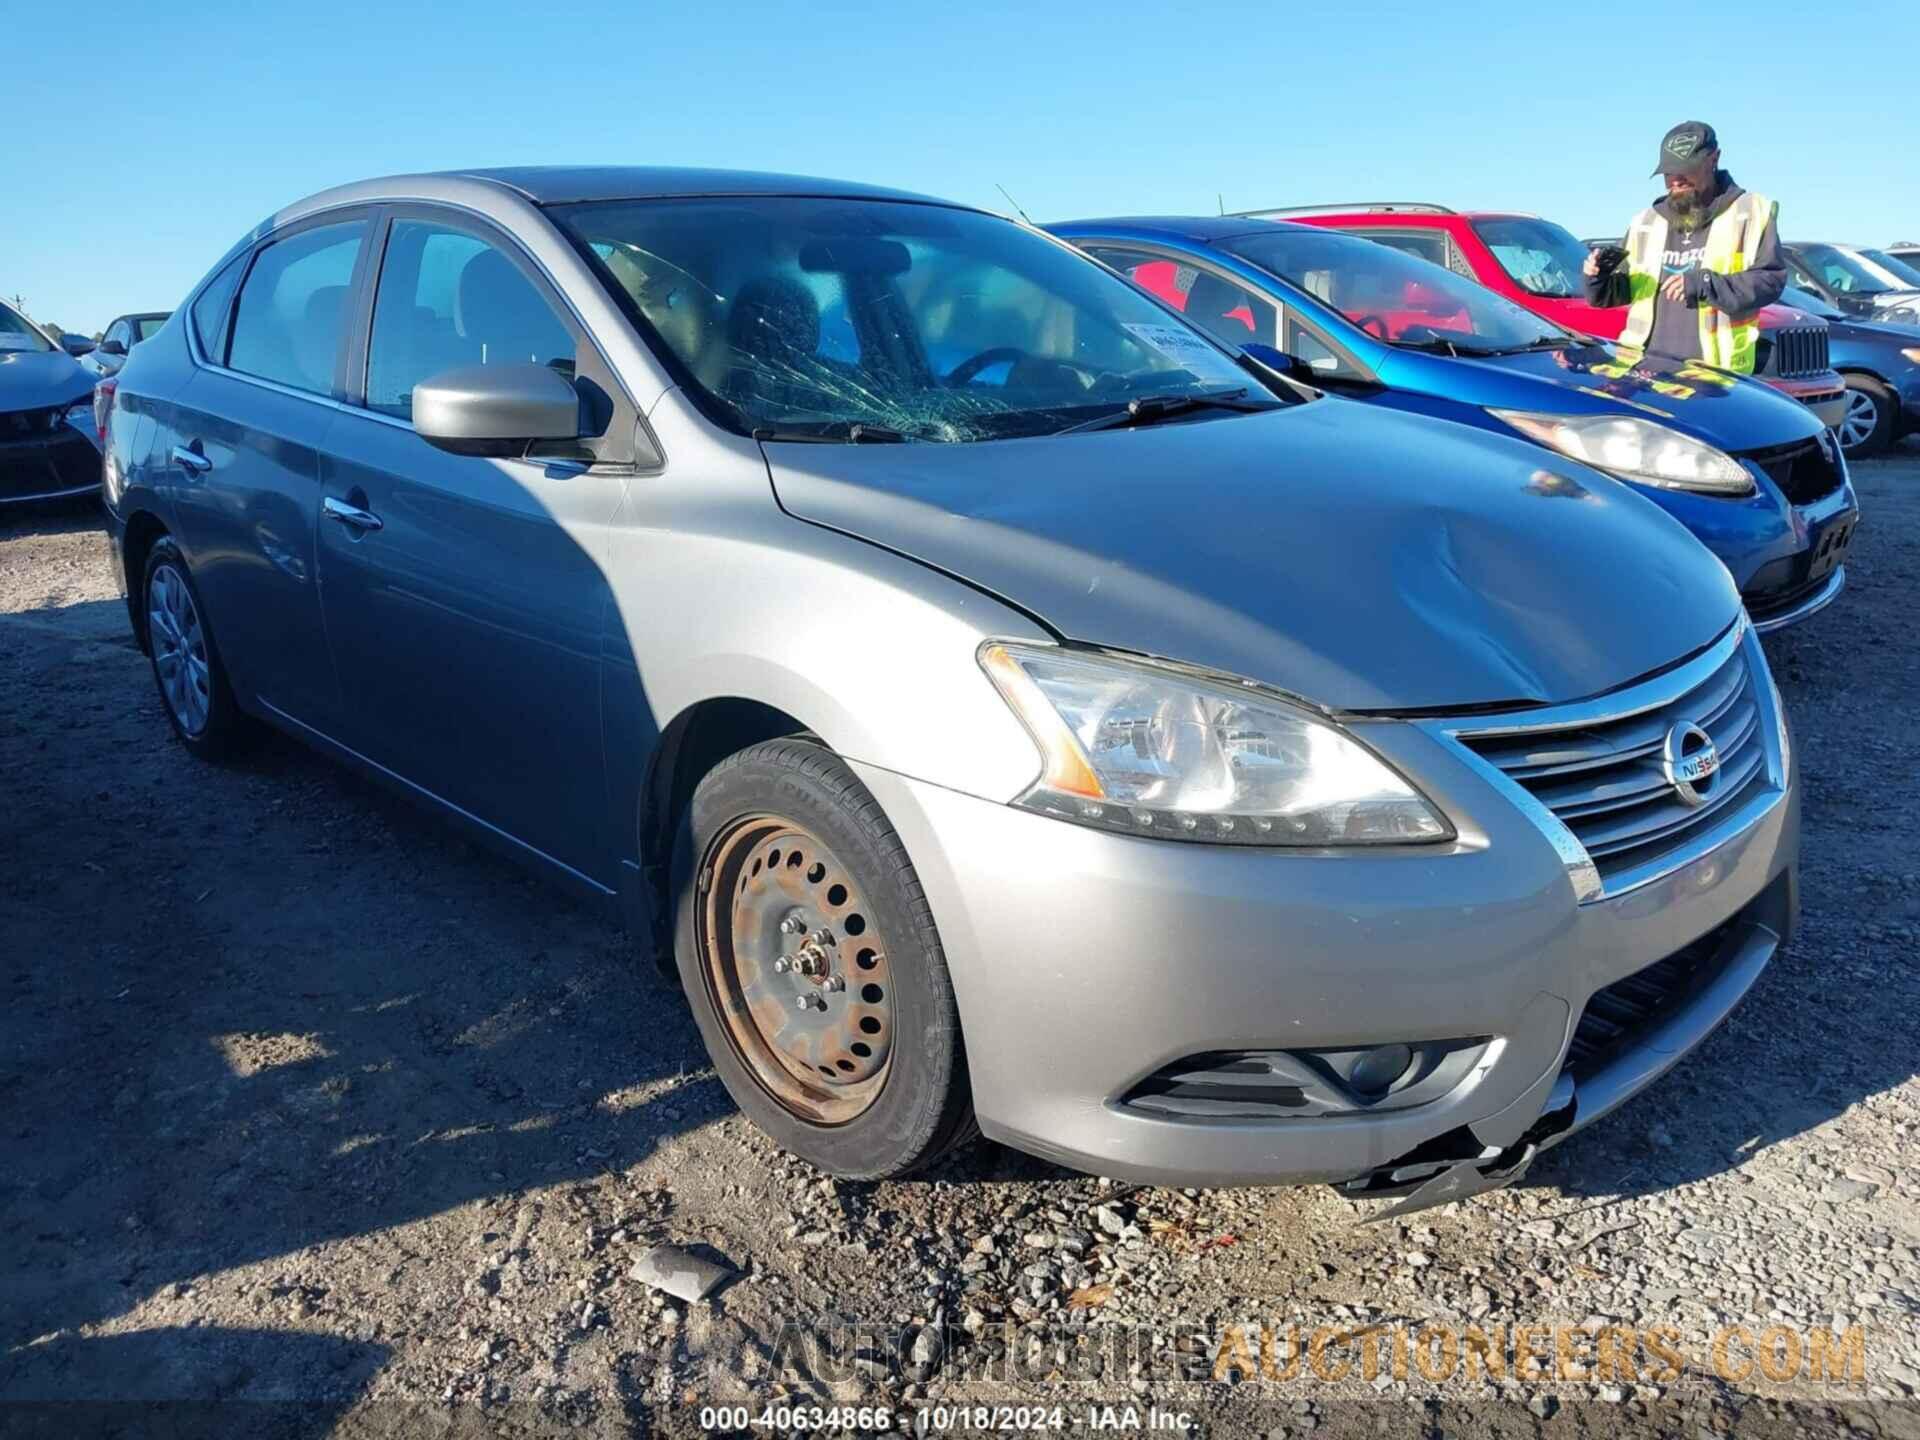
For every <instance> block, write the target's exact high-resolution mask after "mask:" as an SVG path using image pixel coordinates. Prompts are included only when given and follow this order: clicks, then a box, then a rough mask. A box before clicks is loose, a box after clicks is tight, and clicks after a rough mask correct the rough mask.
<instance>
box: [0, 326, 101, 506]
mask: <svg viewBox="0 0 1920 1440" xmlns="http://www.w3.org/2000/svg"><path fill="white" fill-rule="evenodd" d="M99 486H100V438H99V431H98V430H97V429H96V428H95V426H94V418H93V377H92V376H91V375H89V374H87V372H86V371H84V370H82V369H81V368H80V364H79V362H78V361H76V360H75V359H74V358H73V357H72V356H71V355H69V354H67V352H66V351H65V350H64V349H62V348H61V347H60V346H58V345H56V344H54V343H53V341H51V340H49V339H48V338H47V337H46V334H45V332H44V331H42V330H41V329H40V328H39V326H37V325H35V324H34V323H33V322H32V321H31V320H29V319H27V317H26V316H24V315H22V314H21V313H20V312H19V311H18V310H15V309H14V308H13V307H12V306H10V305H7V304H5V303H4V302H0V505H9V504H15V503H21V502H25V501H30V500H59V499H64V498H66V497H67V496H72V495H84V494H86V493H87V492H88V491H89V490H97V489H98V488H99Z"/></svg>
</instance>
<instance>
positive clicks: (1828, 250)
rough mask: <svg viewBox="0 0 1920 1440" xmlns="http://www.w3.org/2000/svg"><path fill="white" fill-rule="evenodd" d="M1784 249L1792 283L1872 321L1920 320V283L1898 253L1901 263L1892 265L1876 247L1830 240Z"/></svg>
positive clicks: (1906, 322)
mask: <svg viewBox="0 0 1920 1440" xmlns="http://www.w3.org/2000/svg"><path fill="white" fill-rule="evenodd" d="M1780 253H1781V254H1782V255H1783V256H1784V257H1785V258H1786V262H1787V274H1788V277H1789V278H1790V280H1791V282H1792V283H1793V284H1794V285H1797V286H1798V287H1799V288H1800V289H1802V290H1809V291H1811V292H1812V293H1814V294H1815V295H1818V296H1819V297H1820V298H1821V299H1822V300H1824V301H1826V302H1827V304H1829V305H1831V306H1833V307H1834V308H1835V309H1837V310H1842V311H1844V312H1846V313H1847V314H1849V315H1857V316H1859V317H1860V318H1862V319H1867V320H1894V321H1898V322H1900V323H1902V324H1912V323H1915V322H1920V286H1916V285H1915V284H1911V283H1909V277H1907V276H1906V275H1904V274H1903V273H1901V272H1902V271H1903V270H1904V268H1905V267H1904V265H1903V264H1902V262H1900V261H1899V260H1898V259H1897V258H1895V259H1894V264H1895V265H1896V266H1899V267H1900V268H1899V269H1890V268H1888V267H1887V266H1885V265H1883V264H1881V263H1880V262H1879V261H1877V260H1876V259H1875V258H1874V256H1873V252H1871V251H1868V250H1863V249H1861V248H1860V247H1859V246H1857V245H1837V244H1833V243H1831V242H1828V241H1817V242H1814V241H1809V242H1799V241H1796V242H1795V243H1793V244H1791V245H1787V244H1782V245H1781V247H1780Z"/></svg>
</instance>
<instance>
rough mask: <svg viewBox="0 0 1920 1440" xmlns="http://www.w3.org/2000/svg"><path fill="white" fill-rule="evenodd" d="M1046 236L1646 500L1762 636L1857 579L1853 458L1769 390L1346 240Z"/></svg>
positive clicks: (1218, 316) (1307, 358)
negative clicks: (1636, 491) (1674, 523)
mask: <svg viewBox="0 0 1920 1440" xmlns="http://www.w3.org/2000/svg"><path fill="white" fill-rule="evenodd" d="M1047 229H1048V230H1050V231H1051V232H1052V233H1053V234H1055V235H1058V236H1059V237H1061V238H1062V239H1064V240H1067V241H1070V242H1071V243H1072V244H1074V245H1076V246H1078V247H1079V248H1081V249H1082V250H1085V251H1087V252H1088V253H1089V254H1091V255H1093V256H1095V257H1096V258H1098V259H1100V260H1102V261H1105V262H1106V263H1107V264H1108V265H1111V266H1112V267H1113V268H1115V269H1116V270H1119V271H1120V272H1121V273H1123V274H1125V275H1127V276H1128V277H1130V278H1131V279H1132V280H1133V281H1134V282H1135V283H1136V284H1138V285H1140V286H1141V287H1143V288H1144V289H1146V290H1148V291H1150V292H1152V293H1153V294H1155V295H1157V296H1159V298H1160V299H1162V300H1163V301H1165V302H1167V303H1168V304H1169V305H1171V306H1173V307H1174V308H1175V309H1177V310H1179V311H1181V312H1183V313H1184V314H1185V315H1186V317H1187V318H1188V319H1189V320H1191V321H1193V322H1194V323H1195V324H1197V325H1199V326H1200V327H1201V328H1202V329H1204V330H1206V331H1208V332H1209V333H1210V334H1213V335H1215V336H1216V337H1218V338H1220V339H1222V340H1226V341H1228V342H1229V343H1231V344H1234V345H1237V346H1240V347H1242V348H1243V349H1246V350H1248V352H1249V353H1250V354H1252V355H1254V356H1255V357H1256V358H1261V356H1262V351H1263V350H1266V351H1267V352H1268V357H1269V358H1271V359H1272V360H1273V361H1274V362H1275V363H1278V364H1282V365H1286V364H1289V363H1291V365H1292V366H1293V367H1294V368H1295V370H1296V373H1299V374H1300V375H1301V376H1302V378H1310V379H1311V383H1313V384H1314V385H1315V386H1317V387H1319V388H1321V389H1325V390H1328V391H1331V392H1333V393H1335V394H1338V395H1345V396H1348V397H1351V398H1353V399H1356V400H1360V401H1364V402H1366V403H1369V404H1375V405H1384V406H1389V407H1392V408H1394V409H1398V410H1411V411H1414V412H1416V413H1419V414H1423V415H1434V416H1439V417H1442V418H1444V419H1448V420H1453V421H1457V422H1459V423H1462V424H1466V425H1473V426H1477V427H1478V428H1480V429H1483V430H1491V431H1493V432H1495V433H1497V434H1502V435H1513V434H1516V433H1518V434H1520V435H1524V436H1526V437H1528V438H1529V439H1531V440H1534V441H1536V442H1537V443H1539V444H1541V445H1543V446H1546V447H1548V448H1549V449H1552V450H1556V451H1558V452H1560V453H1561V454H1563V455H1566V456H1568V457H1569V458H1571V459H1575V460H1579V461H1581V462H1583V463H1585V464H1588V465H1592V466H1594V467H1596V468H1598V469H1601V470H1604V471H1606V472H1607V473H1608V474H1610V475H1613V476H1616V477H1618V478H1619V479H1621V480H1624V481H1626V482H1628V483H1630V484H1633V485H1636V486H1638V487H1639V488H1640V489H1641V490H1642V491H1643V492H1644V493H1646V494H1647V495H1649V496H1650V497H1651V498H1652V499H1654V500H1655V501H1657V502H1658V503H1659V504H1660V505H1661V506H1662V507H1664V508H1665V509H1666V510H1667V511H1668V512H1669V513H1671V514H1672V515H1673V516H1674V517H1675V518H1676V519H1678V520H1680V521H1681V522H1682V523H1683V524H1685V525H1686V526H1687V527H1688V528H1689V529H1690V530H1692V531H1693V533H1694V534H1695V535H1697V536H1698V537H1699V538H1700V539H1701V541H1702V542H1704V543H1705V544H1706V546H1707V547H1708V549H1710V550H1712V551H1713V553H1714V554H1715V555H1717V556H1718V557H1719V558H1720V560H1721V561H1722V562H1723V563H1724V564H1725V565H1726V567H1727V569H1728V570H1729V571H1731V572H1732V574H1733V578H1734V580H1735V582H1736V583H1737V584H1738V585H1739V587H1740V591H1741V594H1742V596H1743V597H1744V598H1745V600H1746V604H1747V610H1748V613H1749V614H1750V615H1751V616H1752V617H1753V620H1754V623H1755V625H1756V626H1757V627H1758V628H1759V629H1761V630H1777V629H1780V628H1782V627H1783V626H1787V625H1791V624H1793V623H1794V622H1796V621H1798V620H1803V619H1805V618H1806V617H1807V616H1809V615H1811V614H1813V613H1814V612H1815V611H1817V610H1820V609H1822V608H1823V607H1825V606H1826V605H1827V604H1829V603H1830V602H1831V601H1832V600H1833V598H1834V597H1835V596H1836V595H1838V594H1839V593H1840V590H1841V587H1842V586H1843V585H1844V584H1845V583H1846V569H1845V560H1846V552H1847V545H1848V542H1849V541H1850V539H1851V538H1852V534H1853V528H1854V524H1855V521H1856V520H1857V519H1858V516H1859V509H1858V506H1857V503H1856V501H1855V499H1854V493H1853V486H1852V484H1851V483H1850V482H1849V480H1848V478H1847V467H1846V461H1845V459H1844V458H1843V456H1842V454H1841V450H1840V446H1839V443H1838V442H1837V441H1836V439H1835V438H1834V436H1833V434H1832V432H1831V431H1829V430H1827V429H1826V428H1825V427H1823V426H1822V425H1821V424H1820V422H1819V421H1818V420H1817V419H1815V418H1814V416H1813V415H1812V413H1811V412H1809V411H1808V410H1807V408H1806V407H1805V406H1803V405H1797V404H1795V403H1794V402H1793V401H1791V400H1789V399H1786V398H1784V397H1782V396H1780V395H1777V394H1775V393H1774V392H1773V391H1771V390H1769V389H1768V388H1767V387H1766V386H1764V385H1761V384H1757V383H1755V382H1754V381H1751V380H1748V379H1745V378H1742V377H1740V376H1736V375H1732V374H1729V373H1727V372H1725V371H1722V370H1716V369H1713V368H1711V367H1708V366H1705V365H1701V364H1697V363H1684V362H1679V361H1671V360H1666V359H1663V358H1661V357H1659V356H1653V355H1643V354H1641V353H1640V352H1638V351H1634V350H1628V349H1624V348H1622V347H1620V346H1617V345H1613V344H1610V343H1606V342H1602V341H1599V340H1596V339H1593V338H1592V337H1590V336H1584V335H1577V334H1574V333H1572V332H1571V331H1568V330H1564V329H1561V328H1560V327H1559V326H1556V325H1554V324H1552V323H1551V322H1549V321H1547V320H1544V319H1542V318H1541V317H1540V316H1538V315H1535V314H1533V313H1532V312H1530V311H1527V310H1524V309H1522V308H1521V307H1520V306H1518V305H1515V304H1513V303H1511V302H1510V301H1508V300H1506V299H1504V298H1503V297H1501V296H1499V295H1496V294H1494V293H1493V292H1492V291H1491V290H1488V289H1485V288H1484V287H1482V286H1480V285H1476V284H1474V283H1473V282H1472V281H1471V280H1467V279H1464V278H1462V277H1461V276H1458V275H1455V274H1454V273H1453V272H1452V271H1450V270H1447V269H1445V268H1443V267H1441V266H1438V265H1434V264H1430V263H1429V262H1427V261H1425V260H1420V259H1416V258H1415V257H1413V256H1411V255H1407V254H1404V253H1403V252H1401V251H1398V250H1394V249H1392V248H1390V247H1388V246H1385V245H1381V244H1377V243H1376V242H1374V241H1372V240H1367V239H1362V238H1360V237H1358V236H1353V235H1345V234H1342V233H1340V232H1337V231H1330V230H1326V229H1321V228H1317V227H1314V226H1308V225H1294V224H1288V223H1285V222H1279V221H1263V220H1248V219H1245V218H1241V217H1235V216H1221V217H1218V218H1214V217H1203V218H1195V219H1164V218H1161V219H1154V218H1132V219H1110V220H1076V221H1072V222H1068V223H1064V224H1058V225H1050V226H1048V227H1047ZM1269 347H1270V349H1269ZM1273 351H1278V352H1283V354H1280V355H1274V354H1272V353H1271V352H1273ZM1556 480H1557V477H1556V476H1554V475H1552V474H1551V473H1550V472H1547V471H1542V472H1541V483H1542V484H1543V485H1548V486H1551V485H1552V484H1554V483H1555V482H1556ZM1571 488H1573V489H1575V490H1577V489H1578V487H1577V486H1574V487H1571Z"/></svg>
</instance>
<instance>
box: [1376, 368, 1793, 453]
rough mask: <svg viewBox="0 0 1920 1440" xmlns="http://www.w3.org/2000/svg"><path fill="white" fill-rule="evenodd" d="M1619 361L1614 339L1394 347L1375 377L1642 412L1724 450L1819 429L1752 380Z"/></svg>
mask: <svg viewBox="0 0 1920 1440" xmlns="http://www.w3.org/2000/svg"><path fill="white" fill-rule="evenodd" d="M1626 361H1627V354H1626V352H1624V351H1622V350H1621V349H1620V348H1619V347H1618V346H1614V345H1573V346H1569V347H1568V348H1567V349H1565V350H1530V351H1526V352H1523V353H1521V354H1518V355H1490V356H1487V357H1485V358H1477V359H1466V358H1463V359H1454V358H1451V357H1449V356H1445V355H1429V354H1425V353H1421V352H1415V351H1409V350H1401V351H1396V352H1394V354H1393V355H1392V358H1391V359H1389V360H1388V361H1387V362H1386V363H1384V364H1383V365H1382V366H1381V367H1380V379H1381V381H1382V383H1384V384H1387V385H1391V386H1394V387H1396V388H1400V389H1409V390H1419V391H1423V392H1429V393H1432V394H1435V395H1440V396H1444V397H1445V398H1447V399H1449V400H1456V401H1461V402H1464V403H1466V404H1470V405H1491V406H1501V407H1505V408H1509V409H1515V410H1538V411H1541V412H1543V413H1554V414H1566V415H1590V414H1607V413H1618V414H1626V415H1641V416H1645V417H1646V418H1648V419H1650V420H1657V421H1659V422H1660V423H1662V424H1667V425H1672V426H1673V427H1674V428H1675V429H1677V430H1683V431H1685V432H1687V433H1688V434H1690V435H1695V436H1698V437H1699V438H1700V439H1702V440H1705V441H1706V442H1707V443H1708V444H1710V445H1716V446H1718V447H1719V448H1721V449H1722V450H1729V451H1742V450H1755V449H1760V448H1763V447H1765V446H1769V445H1786V444H1790V443H1792V442H1793V441H1796V440H1807V439H1811V438H1812V437H1814V436H1815V435H1818V434H1819V433H1820V422H1819V421H1818V420H1817V419H1816V418H1814V415H1813V412H1812V411H1810V410H1808V409H1807V407H1806V406H1804V405H1801V404H1799V403H1798V402H1797V401H1794V400H1789V399H1787V398H1786V397H1785V396H1783V395H1781V394H1780V393H1779V392H1777V391H1775V390H1773V389H1770V388H1769V387H1767V386H1765V385H1762V384H1760V383H1759V382H1757V381H1753V380H1744V379H1739V378H1737V377H1734V376H1728V375H1721V374H1720V372H1718V371H1706V370H1700V369H1694V368H1693V367H1690V366H1688V365H1687V364H1686V362H1684V361H1679V360H1669V359H1667V358H1666V357H1664V356H1660V355H1652V354H1648V355H1639V356H1636V357H1635V358H1634V361H1633V363H1632V364H1631V365H1628V364H1627V363H1626ZM1689 370H1691V371H1692V373H1688V372H1689ZM1616 372H1624V373H1616ZM1703 375H1711V376H1715V377H1717V378H1718V379H1719V380H1720V381H1723V382H1725V383H1715V381H1714V380H1710V379H1703V378H1701V377H1702V376H1703Z"/></svg>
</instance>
